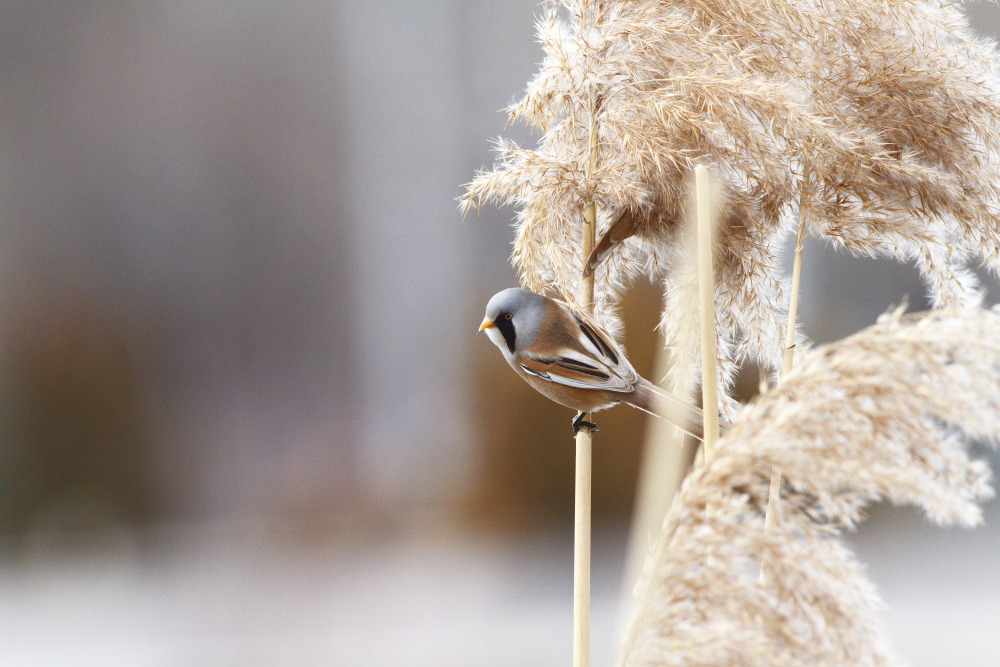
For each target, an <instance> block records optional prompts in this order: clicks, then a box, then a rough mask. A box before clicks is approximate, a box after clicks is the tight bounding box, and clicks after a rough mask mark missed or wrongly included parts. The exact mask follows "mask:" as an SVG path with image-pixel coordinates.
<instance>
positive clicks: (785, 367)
mask: <svg viewBox="0 0 1000 667" xmlns="http://www.w3.org/2000/svg"><path fill="white" fill-rule="evenodd" d="M807 182H808V174H807V173H803V174H802V184H801V188H802V191H801V192H800V193H799V224H798V227H797V228H796V230H795V253H794V255H793V257H792V284H791V286H790V287H789V290H788V291H789V295H788V325H787V326H786V327H785V354H784V358H783V363H782V366H781V374H782V375H787V374H788V372H789V371H790V370H792V365H793V364H794V362H795V328H796V325H797V324H798V312H799V284H800V283H801V282H802V244H803V242H804V241H805V232H806V194H807V193H806V183H807ZM779 502H781V470H780V469H778V468H775V469H774V470H772V471H771V487H770V491H769V492H768V496H767V512H766V513H765V514H764V527H765V528H767V529H770V528H773V527H774V526H775V524H776V523H777V521H778V514H779V510H778V503H779ZM763 577H764V570H763V568H761V578H762V579H763Z"/></svg>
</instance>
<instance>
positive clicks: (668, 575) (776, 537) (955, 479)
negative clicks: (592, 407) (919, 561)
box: [621, 309, 1000, 665]
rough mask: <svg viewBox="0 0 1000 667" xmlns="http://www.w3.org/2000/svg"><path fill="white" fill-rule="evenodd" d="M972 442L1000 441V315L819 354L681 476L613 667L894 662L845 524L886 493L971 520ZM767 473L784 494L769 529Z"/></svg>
mask: <svg viewBox="0 0 1000 667" xmlns="http://www.w3.org/2000/svg"><path fill="white" fill-rule="evenodd" d="M963 434H964V435H965V436H967V437H972V438H979V439H982V440H984V441H992V442H996V439H997V438H998V437H1000V310H996V309H994V310H976V309H965V310H956V311H938V312H932V313H931V314H925V315H920V316H910V317H905V318H901V317H900V316H899V314H898V313H897V314H893V315H888V316H884V317H883V319H882V321H880V322H879V323H878V324H877V325H875V326H872V327H870V328H868V329H866V330H864V331H862V332H861V333H858V334H856V335H854V336H852V337H850V338H847V339H845V340H843V341H841V342H839V343H836V344H833V345H829V346H826V347H822V348H819V349H817V350H816V351H814V352H813V354H811V355H810V356H809V357H808V358H807V359H806V360H805V361H804V362H803V363H802V365H801V366H799V367H798V368H796V369H795V370H794V371H792V372H791V373H790V374H789V375H788V376H787V377H785V378H783V379H782V381H781V382H780V383H779V384H778V385H777V386H776V387H775V388H773V389H772V390H771V391H769V392H768V393H767V394H765V395H764V396H763V397H761V398H759V399H758V400H757V401H756V402H755V403H753V404H750V405H748V406H746V408H744V410H743V411H742V412H741V414H740V416H739V419H738V421H737V423H736V425H735V426H734V428H733V430H732V431H731V432H730V433H729V434H728V435H727V436H726V437H725V438H724V439H723V440H722V441H720V443H719V445H720V446H719V448H718V454H717V455H716V457H715V458H714V459H713V460H712V461H711V462H710V463H709V464H708V465H706V466H704V467H702V468H700V469H698V470H696V471H695V472H693V473H692V474H691V476H690V477H689V478H688V480H687V481H686V482H685V483H684V486H683V487H682V489H681V492H680V494H679V496H678V497H677V499H676V500H675V502H674V505H673V507H672V509H671V511H670V513H669V515H668V517H667V520H666V523H665V526H664V531H663V534H662V535H661V537H660V542H659V543H658V544H657V545H656V547H655V549H654V553H653V555H652V557H651V558H649V559H648V560H647V562H646V570H645V572H644V573H643V576H642V578H641V580H640V582H639V585H638V587H637V589H636V595H637V600H636V601H637V607H636V610H635V613H634V615H633V617H632V621H631V624H630V627H629V629H628V632H627V636H626V640H625V645H624V649H623V653H622V659H621V664H623V665H886V664H894V661H893V659H892V655H891V653H890V651H889V648H888V641H887V639H886V637H885V636H884V634H883V632H882V631H881V629H880V626H879V623H878V621H877V619H876V609H877V607H878V603H879V601H878V597H877V595H876V594H875V591H874V589H873V588H872V587H871V585H870V584H869V583H868V581H867V580H866V579H865V578H864V576H863V574H862V571H861V568H860V567H859V565H858V564H857V563H856V562H855V560H854V558H853V557H852V555H851V554H850V552H849V551H848V550H847V549H846V548H845V547H844V546H843V544H841V542H840V540H839V539H838V534H839V532H840V530H841V529H842V528H844V527H849V526H853V525H854V524H855V523H856V522H857V521H858V520H859V518H860V516H861V512H862V510H863V508H864V506H865V505H866V504H868V503H871V502H874V501H878V500H890V501H892V502H894V503H912V504H914V505H917V506H919V507H920V508H922V509H923V510H924V512H925V513H926V514H927V516H928V517H929V518H930V519H931V520H933V521H935V522H937V523H942V524H960V525H965V526H971V525H975V524H976V523H977V522H978V521H979V520H980V508H979V505H978V504H977V503H978V501H982V500H984V499H987V498H989V497H990V496H991V495H992V492H991V490H990V487H989V484H988V481H989V468H988V466H986V465H985V464H984V463H983V462H982V461H975V460H971V459H970V458H969V456H968V455H967V453H966V451H965V448H964V446H963V444H962V435H963ZM773 466H777V467H779V468H780V469H781V470H782V471H783V474H784V486H785V490H784V493H783V495H782V503H781V505H780V512H781V516H780V521H779V522H778V524H777V527H776V528H775V529H773V530H768V531H765V530H762V529H761V526H762V523H763V511H764V506H765V505H766V504H767V498H768V485H769V480H770V476H771V470H772V467H773ZM762 562H763V567H764V580H765V582H764V583H763V584H762V583H761V580H760V576H759V574H760V568H761V564H762Z"/></svg>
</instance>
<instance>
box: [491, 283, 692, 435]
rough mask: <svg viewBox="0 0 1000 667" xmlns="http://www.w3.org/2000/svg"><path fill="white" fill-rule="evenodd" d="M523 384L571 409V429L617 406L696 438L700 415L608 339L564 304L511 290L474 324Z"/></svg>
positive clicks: (500, 294)
mask: <svg viewBox="0 0 1000 667" xmlns="http://www.w3.org/2000/svg"><path fill="white" fill-rule="evenodd" d="M479 330H480V331H485V332H486V334H487V335H488V336H489V338H490V340H491V341H493V343H494V344H495V345H496V346H497V347H499V348H500V351H501V352H503V356H504V358H505V359H506V360H507V363H509V364H510V365H511V367H512V368H513V369H514V370H515V371H517V374H518V375H520V376H521V377H522V378H524V379H525V381H526V382H527V383H528V384H530V385H531V386H532V387H534V388H535V389H536V390H538V391H539V392H541V393H542V394H543V395H545V396H547V397H548V398H550V399H552V400H553V401H555V402H556V403H559V404H561V405H565V406H567V407H570V408H573V409H574V410H577V411H578V412H579V414H577V415H576V417H574V418H573V432H574V433H576V432H577V431H578V430H579V429H580V427H581V426H589V427H591V428H594V426H595V425H594V424H593V422H588V421H584V420H583V417H584V416H585V415H586V414H587V413H590V412H595V411H597V410H603V409H604V408H608V407H611V406H613V405H616V404H618V403H627V404H629V405H631V406H632V407H635V408H638V409H640V410H642V411H644V412H648V413H650V414H652V415H654V416H656V417H660V418H661V419H667V420H668V421H670V422H672V423H674V424H675V425H676V426H678V427H679V428H681V429H682V430H683V431H685V432H686V433H689V434H691V435H693V436H694V437H696V438H698V439H701V438H702V426H701V424H702V411H701V410H699V409H698V408H695V407H693V406H690V405H688V404H687V403H684V402H682V401H678V400H677V399H675V398H673V397H671V396H669V395H668V394H665V393H663V392H662V391H660V390H659V389H658V388H657V387H656V386H655V385H653V383H651V382H649V381H648V380H645V379H643V378H642V377H641V376H640V375H639V374H638V373H636V372H635V369H634V368H632V364H630V363H629V361H628V359H626V358H625V355H624V354H622V352H621V350H620V349H619V347H618V346H617V345H616V344H615V342H614V340H613V339H612V338H611V337H610V336H608V335H607V334H606V333H604V332H603V331H601V330H600V329H599V328H598V327H597V326H595V325H594V324H593V323H591V322H589V321H588V320H587V319H585V318H584V317H583V316H581V315H578V314H576V313H574V312H573V311H571V310H570V309H569V307H568V306H566V305H565V304H563V303H561V302H559V301H556V300H554V299H550V298H548V297H546V296H542V295H541V294H536V293H535V292H530V291H528V290H525V289H519V288H516V287H512V288H510V289H505V290H503V291H502V292H498V293H497V294H495V295H494V296H493V298H492V299H490V301H489V303H488V304H487V305H486V317H484V318H483V323H482V324H480V325H479Z"/></svg>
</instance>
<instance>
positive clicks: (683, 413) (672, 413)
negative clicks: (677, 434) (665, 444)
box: [627, 379, 732, 440]
mask: <svg viewBox="0 0 1000 667" xmlns="http://www.w3.org/2000/svg"><path fill="white" fill-rule="evenodd" d="M627 402H628V404H629V405H631V406H632V407H634V408H638V409H639V410H642V411H643V412H647V413H649V414H651V415H653V416H654V417H659V418H660V419H663V420H666V421H668V422H670V423H671V424H673V425H674V426H676V427H677V428H679V429H681V430H682V431H684V432H685V433H687V434H688V435H690V436H692V437H694V438H697V439H698V440H704V439H705V432H704V427H703V426H702V425H703V424H704V423H705V416H704V412H702V410H701V408H696V407H695V406H693V405H690V404H689V403H686V402H684V401H681V400H678V399H677V398H675V397H674V396H671V395H670V394H668V393H667V392H665V391H663V390H662V389H660V388H659V387H657V386H656V385H654V384H653V383H652V382H649V381H647V380H645V379H643V380H642V381H641V382H640V383H639V384H638V385H637V386H636V388H635V390H634V391H633V393H632V395H631V396H630V397H629V399H628V401H627ZM731 426H732V424H730V423H729V422H727V421H724V420H721V419H720V420H719V433H720V434H721V433H725V432H726V431H728V430H729V428H730V427H731Z"/></svg>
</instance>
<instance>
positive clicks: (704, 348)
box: [694, 165, 719, 460]
mask: <svg viewBox="0 0 1000 667" xmlns="http://www.w3.org/2000/svg"><path fill="white" fill-rule="evenodd" d="M694 179H695V208H696V211H697V214H696V220H697V229H698V231H697V234H698V305H699V309H698V317H699V322H700V329H701V378H702V381H701V405H702V410H703V412H704V424H703V430H704V435H705V438H704V443H703V446H704V448H705V459H706V460H709V459H711V458H712V456H714V455H715V441H716V440H718V439H719V399H718V377H719V373H718V367H717V365H716V358H717V352H716V333H715V299H714V294H715V271H714V269H713V265H714V262H713V261H712V254H713V252H714V250H715V244H714V241H715V199H714V193H713V192H712V184H711V178H710V176H709V172H708V167H706V166H705V165H698V166H697V167H695V170H694Z"/></svg>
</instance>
